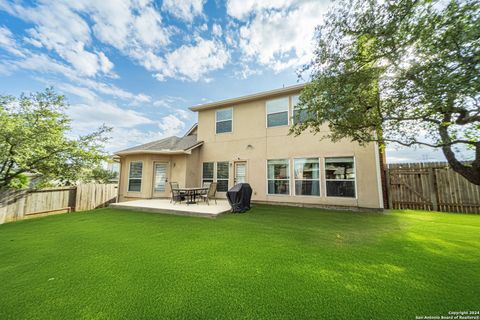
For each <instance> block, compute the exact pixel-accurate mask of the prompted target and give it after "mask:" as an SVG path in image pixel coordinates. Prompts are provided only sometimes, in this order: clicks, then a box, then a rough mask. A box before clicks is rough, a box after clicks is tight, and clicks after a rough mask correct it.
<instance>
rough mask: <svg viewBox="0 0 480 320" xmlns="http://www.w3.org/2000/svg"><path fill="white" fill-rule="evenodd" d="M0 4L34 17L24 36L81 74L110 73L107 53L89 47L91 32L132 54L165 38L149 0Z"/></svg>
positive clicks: (163, 42) (150, 48)
mask: <svg viewBox="0 0 480 320" xmlns="http://www.w3.org/2000/svg"><path fill="white" fill-rule="evenodd" d="M0 9H2V10H4V11H7V12H8V13H9V14H11V15H14V16H16V17H18V18H20V19H22V20H24V21H28V22H31V23H33V25H34V26H33V27H32V28H30V29H28V30H27V33H28V36H27V37H26V39H25V40H26V41H27V42H28V43H30V44H32V45H34V46H37V47H42V48H45V49H47V50H54V51H55V52H56V53H57V54H58V55H59V56H60V57H61V58H62V59H64V60H65V61H67V62H68V63H69V64H70V65H71V66H73V67H74V68H75V70H76V71H77V72H78V73H80V74H81V75H83V76H88V77H91V76H95V75H97V74H98V73H104V74H107V75H108V74H110V73H111V71H112V69H113V63H112V62H111V61H110V59H109V58H108V57H107V56H106V55H105V53H104V52H102V51H98V50H94V49H93V48H92V46H93V44H92V42H93V39H92V35H94V36H95V37H96V38H97V39H98V40H100V41H102V42H103V43H105V44H108V45H111V46H113V47H115V48H117V49H118V50H120V51H121V52H122V53H123V54H125V55H127V56H130V57H135V56H139V57H141V54H139V53H141V52H143V51H155V50H157V49H158V48H159V47H161V46H164V45H166V44H168V43H169V33H168V31H167V28H164V27H163V26H162V24H161V16H160V13H159V12H158V11H157V10H156V9H155V6H154V4H153V2H152V1H148V0H147V1H135V0H118V1H94V0H83V1H40V2H39V4H38V5H37V6H35V7H27V6H22V5H20V4H9V3H6V2H2V3H0ZM84 17H88V21H91V22H92V26H91V27H90V26H89V24H88V23H87V20H86V19H84Z"/></svg>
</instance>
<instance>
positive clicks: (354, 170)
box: [323, 155, 358, 200]
mask: <svg viewBox="0 0 480 320" xmlns="http://www.w3.org/2000/svg"><path fill="white" fill-rule="evenodd" d="M327 158H330V159H331V158H353V173H354V174H355V179H354V180H353V182H354V187H355V197H340V196H329V195H328V193H327V181H352V179H327V173H326V172H325V171H326V167H327ZM324 174H325V179H323V180H324V181H325V198H338V199H355V200H358V188H357V180H358V177H357V162H356V159H355V156H354V155H350V156H329V157H324Z"/></svg>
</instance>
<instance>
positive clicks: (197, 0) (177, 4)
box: [162, 0, 206, 22]
mask: <svg viewBox="0 0 480 320" xmlns="http://www.w3.org/2000/svg"><path fill="white" fill-rule="evenodd" d="M205 2H206V0H181V1H178V0H164V1H163V4H162V10H164V11H166V12H168V13H170V14H171V15H173V16H175V17H177V18H179V19H181V20H184V21H186V22H192V21H193V19H194V18H195V17H196V16H202V15H203V5H204V4H205Z"/></svg>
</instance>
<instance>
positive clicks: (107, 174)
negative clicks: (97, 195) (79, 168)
mask: <svg viewBox="0 0 480 320" xmlns="http://www.w3.org/2000/svg"><path fill="white" fill-rule="evenodd" d="M117 178H118V173H117V172H114V171H111V170H106V169H103V168H102V167H96V168H94V169H92V170H90V171H89V172H88V173H87V174H86V175H85V178H84V180H86V181H89V182H97V183H111V182H112V180H114V179H117Z"/></svg>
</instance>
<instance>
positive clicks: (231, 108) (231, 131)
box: [215, 107, 233, 135]
mask: <svg viewBox="0 0 480 320" xmlns="http://www.w3.org/2000/svg"><path fill="white" fill-rule="evenodd" d="M229 109H230V110H231V111H232V117H231V118H230V121H231V122H232V130H230V131H228V132H217V122H219V121H217V113H218V112H219V111H223V110H229ZM225 121H229V120H221V121H220V122H225ZM225 133H233V107H228V108H222V109H217V110H215V134H216V135H217V134H225Z"/></svg>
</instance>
